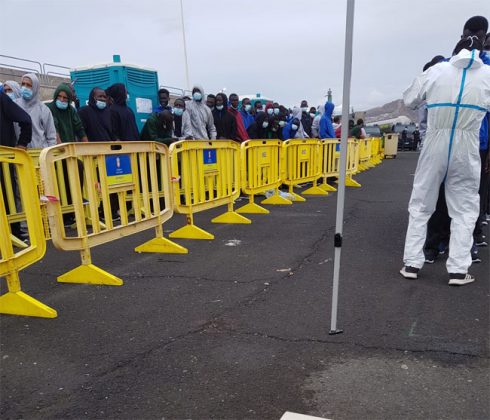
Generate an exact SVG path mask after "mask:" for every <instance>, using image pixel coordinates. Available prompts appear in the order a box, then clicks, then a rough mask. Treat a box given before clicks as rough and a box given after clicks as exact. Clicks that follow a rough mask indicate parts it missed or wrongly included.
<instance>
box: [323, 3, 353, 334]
mask: <svg viewBox="0 0 490 420" xmlns="http://www.w3.org/2000/svg"><path fill="white" fill-rule="evenodd" d="M354 5H355V0H347V15H346V20H345V53H344V87H343V93H342V136H341V140H340V178H339V187H338V195H337V216H336V223H335V257H334V265H333V289H332V316H331V322H330V333H329V334H331V335H333V334H339V333H342V332H343V331H342V330H341V329H338V328H337V307H338V299H339V274H340V256H341V250H342V231H343V224H344V201H345V172H346V163H347V138H348V136H349V108H350V83H351V74H352V41H353V36H354Z"/></svg>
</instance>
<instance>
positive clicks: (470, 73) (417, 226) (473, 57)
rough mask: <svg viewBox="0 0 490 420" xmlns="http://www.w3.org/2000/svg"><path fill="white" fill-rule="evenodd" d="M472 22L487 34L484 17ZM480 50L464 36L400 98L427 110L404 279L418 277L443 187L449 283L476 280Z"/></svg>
mask: <svg viewBox="0 0 490 420" xmlns="http://www.w3.org/2000/svg"><path fill="white" fill-rule="evenodd" d="M476 21H478V22H476ZM472 23H478V25H480V26H482V27H483V26H484V33H486V31H487V29H488V22H487V20H486V19H485V18H482V17H478V19H475V22H472ZM484 24H485V25H484ZM472 32H474V31H472ZM482 47H483V42H482V40H481V39H479V38H478V36H474V35H473V34H465V33H464V34H463V37H462V38H461V40H460V41H459V42H458V44H457V45H456V47H455V49H454V51H453V56H452V57H451V59H450V60H449V61H448V62H442V63H439V64H437V65H435V66H433V67H431V68H430V69H428V70H427V71H425V72H423V73H422V74H421V75H420V76H418V77H417V78H416V79H415V80H414V82H413V83H412V85H411V86H410V87H409V88H408V89H407V90H406V91H405V92H404V94H403V99H404V102H405V104H406V106H409V107H416V106H417V105H418V104H420V103H421V102H422V101H423V100H426V101H427V109H428V119H427V133H426V138H425V144H424V147H423V148H422V152H421V153H420V157H419V161H418V164H417V169H416V171H415V177H414V184H413V190H412V195H411V198H410V202H409V214H410V218H409V223H408V229H407V236H406V240H405V251H404V257H403V261H404V267H403V268H402V269H401V270H400V274H401V275H402V276H403V277H405V278H408V279H417V278H418V273H419V271H420V269H421V268H422V266H423V265H424V261H425V258H424V252H423V247H424V242H425V237H426V231H427V221H428V220H429V218H430V216H431V214H432V213H433V212H434V209H435V207H436V201H437V197H438V192H439V187H440V185H441V183H444V187H445V195H446V204H447V207H448V212H449V216H450V217H451V238H450V242H449V257H448V259H447V262H446V267H447V271H448V273H449V285H453V286H462V285H465V284H468V283H471V282H473V281H475V278H474V277H473V276H472V275H470V274H469V273H468V269H469V267H470V265H471V247H472V243H473V238H472V234H473V229H474V227H475V223H476V220H477V218H478V213H479V211H478V210H479V197H478V187H479V181H480V167H481V160H480V154H479V131H480V126H481V122H482V120H483V118H484V117H485V113H486V112H488V111H489V110H490V67H489V66H486V65H484V64H483V62H482V60H481V59H480V51H481V50H482ZM462 105H464V106H462Z"/></svg>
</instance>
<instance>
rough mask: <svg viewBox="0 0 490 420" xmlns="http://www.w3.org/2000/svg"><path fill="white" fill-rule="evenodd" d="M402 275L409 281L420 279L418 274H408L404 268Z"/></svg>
mask: <svg viewBox="0 0 490 420" xmlns="http://www.w3.org/2000/svg"><path fill="white" fill-rule="evenodd" d="M400 274H401V275H402V276H403V277H405V278H406V279H409V280H417V278H418V274H417V273H408V272H407V271H405V270H404V269H403V268H402V269H401V270H400Z"/></svg>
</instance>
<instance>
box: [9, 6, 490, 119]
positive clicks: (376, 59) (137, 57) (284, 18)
mask: <svg viewBox="0 0 490 420" xmlns="http://www.w3.org/2000/svg"><path fill="white" fill-rule="evenodd" d="M0 4H1V15H2V23H1V25H0V54H4V55H14V56H17V57H23V58H29V59H32V60H36V61H41V62H48V63H56V64H61V65H65V66H69V67H79V66H85V65H90V64H96V63H104V62H108V61H111V60H112V55H113V54H120V55H121V57H122V61H123V62H126V63H131V64H139V65H141V66H146V67H151V68H154V69H156V70H158V76H159V82H160V84H161V85H169V86H178V87H182V88H185V87H186V86H185V85H186V79H185V71H184V54H183V42H182V26H181V20H180V0H1V3H0ZM183 5H184V21H185V29H186V39H187V53H188V60H189V74H190V83H191V84H193V83H200V84H202V85H203V86H204V89H205V91H206V92H212V93H216V92H218V91H220V90H221V89H222V88H226V93H227V94H230V93H232V92H236V93H238V94H240V95H242V94H255V93H257V92H260V93H261V94H262V95H263V96H267V97H271V98H273V99H275V100H278V101H279V102H280V103H283V104H285V105H288V106H293V105H296V104H297V105H299V102H300V101H301V100H302V99H307V100H308V101H309V104H310V105H318V104H319V103H323V102H324V100H325V99H324V95H326V92H327V90H328V88H331V89H332V90H333V99H334V102H335V103H336V104H340V103H341V102H342V80H343V60H344V40H345V12H346V1H345V0H295V1H294V0H260V1H258V0H255V1H235V0H183ZM476 14H480V15H485V16H487V18H488V17H490V1H488V0H406V1H404V0H357V1H356V10H355V21H354V58H353V73H352V90H351V104H352V105H353V106H354V108H355V109H356V110H365V109H368V108H371V107H374V106H378V105H382V104H384V103H386V102H389V101H391V100H394V99H398V98H400V97H401V93H402V92H403V90H404V89H405V88H406V86H407V85H408V84H409V83H410V82H411V80H412V79H413V78H414V76H415V75H416V74H417V73H419V72H420V71H421V69H422V66H423V65H424V64H425V63H426V62H427V61H428V60H429V59H430V58H432V57H433V56H434V55H437V54H442V55H446V56H447V55H449V54H450V53H451V51H452V49H453V47H454V45H455V44H456V42H457V40H458V39H459V37H460V35H461V32H462V29H463V25H464V23H465V21H466V20H467V18H469V17H471V16H473V15H476ZM0 61H3V62H4V61H6V60H4V59H1V58H0Z"/></svg>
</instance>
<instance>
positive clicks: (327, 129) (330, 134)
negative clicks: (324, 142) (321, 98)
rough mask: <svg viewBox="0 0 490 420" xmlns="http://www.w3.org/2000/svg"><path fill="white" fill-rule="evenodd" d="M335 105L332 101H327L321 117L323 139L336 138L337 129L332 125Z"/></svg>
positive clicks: (321, 136) (321, 135)
mask: <svg viewBox="0 0 490 420" xmlns="http://www.w3.org/2000/svg"><path fill="white" fill-rule="evenodd" d="M334 108H335V105H334V104H333V103H332V102H326V103H325V112H324V113H323V115H322V118H321V119H320V138H321V139H334V138H335V130H334V129H333V125H332V113H333V109H334Z"/></svg>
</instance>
